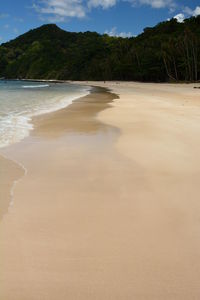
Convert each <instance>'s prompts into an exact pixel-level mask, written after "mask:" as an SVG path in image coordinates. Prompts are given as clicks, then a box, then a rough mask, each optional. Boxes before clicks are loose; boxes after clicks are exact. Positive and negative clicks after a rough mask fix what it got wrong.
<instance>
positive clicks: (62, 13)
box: [33, 0, 86, 22]
mask: <svg viewBox="0 0 200 300" xmlns="http://www.w3.org/2000/svg"><path fill="white" fill-rule="evenodd" d="M33 8H34V9H35V10H36V11H37V12H38V13H39V14H40V15H43V16H46V18H47V19H48V20H49V21H54V22H58V21H65V20H66V19H68V18H72V17H76V18H84V17H85V16H86V9H85V7H84V5H83V2H82V0H38V1H37V2H36V3H35V4H34V5H33Z"/></svg>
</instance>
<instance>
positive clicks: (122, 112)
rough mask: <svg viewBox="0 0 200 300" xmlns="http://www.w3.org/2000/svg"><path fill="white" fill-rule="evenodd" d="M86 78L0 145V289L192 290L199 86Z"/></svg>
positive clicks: (198, 256) (8, 292)
mask: <svg viewBox="0 0 200 300" xmlns="http://www.w3.org/2000/svg"><path fill="white" fill-rule="evenodd" d="M85 84H88V83H85ZM90 84H92V85H96V86H105V87H108V88H110V89H111V90H112V92H113V93H114V94H110V93H108V92H106V91H102V90H96V91H94V92H93V93H92V94H91V95H89V96H87V97H84V98H82V99H80V100H78V101H75V102H74V103H73V104H72V105H71V106H69V107H68V108H66V109H63V110H60V111H58V112H55V113H52V114H48V115H44V116H40V117H38V118H36V119H34V124H35V130H34V131H33V132H32V135H31V136H30V137H28V138H26V139H24V140H23V141H22V142H21V143H18V144H15V145H13V146H11V147H8V148H6V149H4V150H2V151H1V153H3V155H6V156H7V157H9V158H11V159H14V160H16V161H18V162H20V164H22V165H23V166H24V167H25V168H26V170H27V174H26V176H24V177H22V175H23V174H22V173H21V172H22V170H21V169H20V167H19V166H17V165H16V164H12V162H11V161H8V160H6V161H5V160H4V159H2V164H3V163H4V166H5V167H4V170H6V176H7V177H6V178H7V179H5V177H4V176H3V175H2V174H3V173H2V172H1V174H0V176H1V177H0V178H3V179H4V182H6V183H5V184H4V185H3V188H4V191H5V192H4V194H5V193H6V191H8V190H9V188H10V186H11V183H12V182H13V181H14V180H16V179H17V178H21V177H22V178H21V179H20V181H19V182H18V183H17V184H16V185H15V189H14V199H13V205H12V206H11V207H10V208H9V211H8V213H6V214H5V212H6V211H7V208H6V204H5V203H4V208H2V213H4V217H3V218H2V221H1V224H0V257H1V260H0V269H1V273H0V298H1V299H2V300H38V299H42V300H56V299H61V300H64V299H69V300H79V299H80V300H90V299H91V300H94V299H99V300H108V299H109V300H110V299H113V300H122V299H123V300H132V299H150V300H155V299H156V300H157V299H158V300H162V299H166V300H169V299H170V300H171V299H180V300H184V299H185V300H188V299H199V298H200V289H199V276H200V202H199V199H200V189H199V186H200V155H199V153H200V139H199V136H200V102H199V101H200V91H199V90H198V89H193V85H184V84H183V85H170V84H141V83H99V82H98V83H97V82H92V83H90ZM116 95H118V96H119V97H117V96H116ZM0 163H1V160H0ZM9 164H10V169H9V166H8V165H9ZM14 169H16V172H17V173H13V170H14ZM11 175H12V176H11ZM6 184H7V185H6ZM3 188H2V189H3ZM4 194H3V195H4ZM6 203H7V205H8V201H7V200H6Z"/></svg>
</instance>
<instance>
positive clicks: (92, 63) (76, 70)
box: [0, 16, 200, 82]
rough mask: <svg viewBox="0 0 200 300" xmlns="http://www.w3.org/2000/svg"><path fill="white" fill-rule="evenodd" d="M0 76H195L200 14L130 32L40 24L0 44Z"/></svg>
mask: <svg viewBox="0 0 200 300" xmlns="http://www.w3.org/2000/svg"><path fill="white" fill-rule="evenodd" d="M0 77H6V78H31V79H33V78H37V79H40V78H43V79H69V80H138V81H155V82H165V81H197V80H200V16H198V17H192V18H190V19H187V20H185V22H184V23H178V22H177V21H176V20H175V19H172V20H170V21H166V22H163V23H160V24H158V25H157V26H155V27H153V28H146V29H144V32H143V33H142V34H140V35H139V36H137V37H134V38H119V37H110V36H108V35H106V34H104V35H100V34H98V33H95V32H85V33H72V32H66V31H64V30H62V29H60V28H59V27H57V26H56V25H54V24H49V25H43V26H41V27H39V28H37V29H34V30H31V31H29V32H27V33H25V34H23V35H21V36H19V37H18V38H16V39H15V40H12V41H10V42H8V43H5V44H2V45H1V46H0Z"/></svg>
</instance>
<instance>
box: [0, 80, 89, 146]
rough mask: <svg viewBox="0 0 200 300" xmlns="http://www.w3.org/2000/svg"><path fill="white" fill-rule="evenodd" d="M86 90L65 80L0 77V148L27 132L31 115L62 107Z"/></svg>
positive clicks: (30, 123) (83, 94)
mask: <svg viewBox="0 0 200 300" xmlns="http://www.w3.org/2000/svg"><path fill="white" fill-rule="evenodd" d="M89 91H90V88H88V87H84V86H79V85H73V84H68V83H66V84H63V83H40V82H30V81H3V80H2V81H1V80H0V148H2V147H5V146H8V145H10V144H12V143H16V142H19V141H20V140H22V139H23V138H25V137H26V136H28V135H29V132H30V130H32V129H33V124H32V122H31V119H32V117H33V116H37V115H40V114H44V113H48V112H53V111H56V110H58V109H61V108H64V107H66V106H68V105H70V104H71V103H72V101H73V100H75V99H77V98H79V97H82V96H85V95H87V94H88V93H89Z"/></svg>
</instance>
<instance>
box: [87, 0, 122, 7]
mask: <svg viewBox="0 0 200 300" xmlns="http://www.w3.org/2000/svg"><path fill="white" fill-rule="evenodd" d="M116 3H117V0H89V1H88V7H89V8H92V7H99V6H100V7H102V8H103V9H107V8H109V7H112V6H115V5H116Z"/></svg>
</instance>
